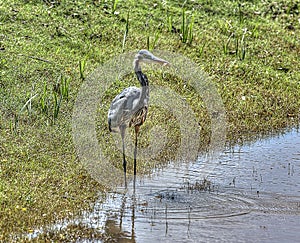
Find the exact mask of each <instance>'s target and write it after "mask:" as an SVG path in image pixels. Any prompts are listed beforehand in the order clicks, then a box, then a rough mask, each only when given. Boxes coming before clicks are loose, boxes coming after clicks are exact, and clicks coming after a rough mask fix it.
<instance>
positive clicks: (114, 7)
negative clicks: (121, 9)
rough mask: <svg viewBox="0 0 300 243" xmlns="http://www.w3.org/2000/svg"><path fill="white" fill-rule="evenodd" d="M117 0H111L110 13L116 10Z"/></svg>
mask: <svg viewBox="0 0 300 243" xmlns="http://www.w3.org/2000/svg"><path fill="white" fill-rule="evenodd" d="M118 2H119V0H113V1H112V13H114V12H115V11H116V10H117V5H118Z"/></svg>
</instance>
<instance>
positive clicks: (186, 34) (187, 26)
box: [180, 9, 194, 44]
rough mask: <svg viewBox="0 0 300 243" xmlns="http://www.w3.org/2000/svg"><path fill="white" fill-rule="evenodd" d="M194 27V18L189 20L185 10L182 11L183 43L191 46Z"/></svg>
mask: <svg viewBox="0 0 300 243" xmlns="http://www.w3.org/2000/svg"><path fill="white" fill-rule="evenodd" d="M193 26H194V16H192V19H191V21H190V19H187V17H186V14H185V9H182V23H181V29H180V30H181V41H182V43H188V44H191V43H192V41H193Z"/></svg>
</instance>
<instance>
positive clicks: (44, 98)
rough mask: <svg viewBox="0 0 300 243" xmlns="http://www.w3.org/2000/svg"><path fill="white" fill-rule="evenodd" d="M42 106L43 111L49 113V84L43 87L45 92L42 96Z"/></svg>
mask: <svg viewBox="0 0 300 243" xmlns="http://www.w3.org/2000/svg"><path fill="white" fill-rule="evenodd" d="M40 107H41V111H42V113H44V114H46V115H47V114H48V110H49V103H48V97H47V84H46V83H45V84H44V89H43V94H42V96H41V98H40Z"/></svg>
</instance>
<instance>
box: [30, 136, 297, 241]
mask: <svg viewBox="0 0 300 243" xmlns="http://www.w3.org/2000/svg"><path fill="white" fill-rule="evenodd" d="M207 163H210V164H213V166H210V167H209V166H204V165H206V164H207ZM207 168H210V169H209V171H206V169H207ZM211 168H214V170H213V171H211ZM204 177H206V179H207V180H204ZM299 184H300V133H298V132H297V131H296V130H292V131H289V132H287V133H286V134H284V135H277V136H274V137H271V138H267V139H263V140H259V141H257V142H254V143H249V144H248V145H243V146H235V147H232V148H230V149H227V150H226V151H225V152H223V153H222V154H221V156H220V157H219V159H218V160H217V161H210V160H209V158H207V157H205V156H202V157H199V159H198V161H196V162H194V163H181V164H179V163H173V164H172V163H170V165H168V166H167V167H166V168H163V169H160V170H156V171H154V172H153V174H152V175H151V176H148V177H144V178H137V180H136V183H135V187H134V186H133V182H131V184H130V185H129V186H128V190H127V191H126V192H125V191H124V188H120V189H119V191H123V192H122V193H121V192H119V193H117V192H112V193H108V194H107V198H106V201H104V202H101V199H99V202H96V203H95V207H94V210H93V211H92V212H85V213H83V216H82V217H80V218H77V219H74V220H66V221H65V222H60V223H59V224H56V225H52V226H49V227H48V228H47V229H46V228H45V229H37V230H35V231H34V232H33V233H32V234H30V235H27V237H28V238H30V239H33V238H35V237H37V236H38V235H39V234H41V233H43V232H45V231H53V232H55V231H56V230H58V229H63V228H65V227H67V226H68V225H70V224H81V225H85V226H86V227H89V228H93V229H95V230H98V231H100V232H106V233H107V234H108V235H110V236H111V237H113V238H114V239H115V240H116V241H119V242H158V241H163V242H282V241H284V242H297V241H298V240H299V239H300V230H299V229H300V186H299ZM78 241H79V242H80V241H82V242H89V241H90V242H94V241H95V240H94V239H87V238H86V239H81V240H78Z"/></svg>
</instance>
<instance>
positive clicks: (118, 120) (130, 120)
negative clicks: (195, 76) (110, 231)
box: [108, 50, 169, 185]
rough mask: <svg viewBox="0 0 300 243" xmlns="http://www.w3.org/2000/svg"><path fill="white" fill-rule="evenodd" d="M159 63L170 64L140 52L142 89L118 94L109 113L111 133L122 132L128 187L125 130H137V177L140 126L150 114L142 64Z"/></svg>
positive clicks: (138, 63) (136, 62)
mask: <svg viewBox="0 0 300 243" xmlns="http://www.w3.org/2000/svg"><path fill="white" fill-rule="evenodd" d="M143 62H144V63H158V64H161V65H163V66H165V65H169V62H168V61H166V60H163V59H161V58H158V57H156V56H154V55H153V54H152V53H151V52H149V51H147V50H140V51H139V52H138V53H137V54H136V55H135V58H134V61H133V68H134V72H135V74H136V77H137V79H138V80H139V82H140V84H141V88H137V87H128V88H126V89H124V90H123V91H122V92H121V93H120V94H118V95H117V96H116V97H115V98H114V99H113V101H112V103H111V105H110V108H109V111H108V127H109V131H110V132H120V133H121V138H122V149H123V169H124V176H125V185H126V165H127V162H126V158H125V144H124V137H125V130H126V128H127V127H134V128H135V146H134V167H133V171H134V176H135V175H136V154H137V144H138V134H139V129H140V126H141V125H142V124H143V123H144V122H145V120H146V117H147V112H148V102H149V83H148V78H147V76H146V75H145V74H144V73H142V70H141V63H143Z"/></svg>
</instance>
